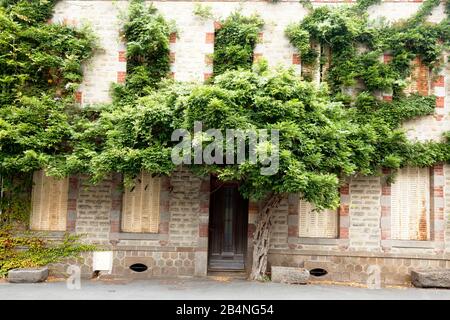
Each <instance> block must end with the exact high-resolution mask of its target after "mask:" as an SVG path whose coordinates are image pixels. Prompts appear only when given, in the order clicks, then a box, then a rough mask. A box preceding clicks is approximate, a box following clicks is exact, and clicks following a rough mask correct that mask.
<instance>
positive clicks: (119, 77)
mask: <svg viewBox="0 0 450 320" xmlns="http://www.w3.org/2000/svg"><path fill="white" fill-rule="evenodd" d="M126 77H127V73H126V72H125V71H117V83H125V79H126Z"/></svg>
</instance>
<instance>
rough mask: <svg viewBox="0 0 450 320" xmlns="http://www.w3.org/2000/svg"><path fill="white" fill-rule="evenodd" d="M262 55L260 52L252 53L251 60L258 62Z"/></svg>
mask: <svg viewBox="0 0 450 320" xmlns="http://www.w3.org/2000/svg"><path fill="white" fill-rule="evenodd" d="M262 57H263V55H262V53H254V54H253V62H258V61H259V60H260V59H261V58H262Z"/></svg>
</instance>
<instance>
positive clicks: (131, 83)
mask: <svg viewBox="0 0 450 320" xmlns="http://www.w3.org/2000/svg"><path fill="white" fill-rule="evenodd" d="M174 31H175V26H174V24H173V23H169V22H168V21H166V19H164V17H163V16H162V15H161V14H160V13H158V11H157V9H156V8H155V7H154V6H153V5H149V6H147V5H146V4H145V3H144V1H143V0H132V1H131V3H130V6H129V9H128V13H127V14H125V21H124V25H123V37H124V40H125V41H126V47H127V51H126V54H127V79H126V84H125V86H117V87H116V88H115V89H116V90H115V91H116V95H117V96H118V97H119V99H118V100H117V101H119V100H120V99H122V100H124V99H126V98H131V97H133V96H134V97H135V96H142V95H145V94H147V93H148V92H149V91H151V90H152V89H154V88H155V86H156V84H157V83H158V82H159V81H160V80H161V79H163V78H165V77H166V76H167V75H168V73H169V71H170V61H169V49H170V48H169V35H170V33H172V32H174Z"/></svg>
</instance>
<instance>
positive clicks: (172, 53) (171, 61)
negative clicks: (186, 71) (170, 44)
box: [169, 52, 175, 63]
mask: <svg viewBox="0 0 450 320" xmlns="http://www.w3.org/2000/svg"><path fill="white" fill-rule="evenodd" d="M169 62H170V63H175V52H170V53H169Z"/></svg>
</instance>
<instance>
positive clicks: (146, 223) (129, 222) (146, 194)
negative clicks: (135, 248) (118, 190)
mask: <svg viewBox="0 0 450 320" xmlns="http://www.w3.org/2000/svg"><path fill="white" fill-rule="evenodd" d="M160 188H161V178H159V177H152V175H151V174H150V173H146V172H142V173H141V174H140V175H139V176H138V177H137V178H136V179H135V183H134V185H133V186H131V187H126V188H125V191H124V193H123V199H122V219H121V220H122V231H123V232H146V233H157V232H158V227H159V203H160V200H159V197H160Z"/></svg>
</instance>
